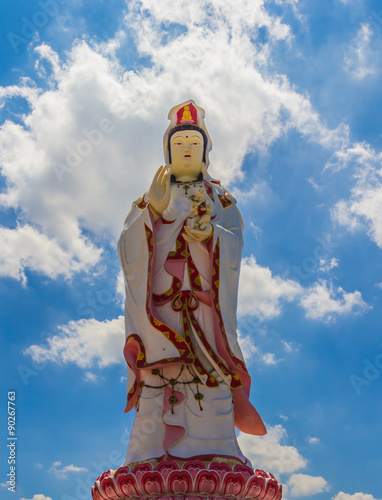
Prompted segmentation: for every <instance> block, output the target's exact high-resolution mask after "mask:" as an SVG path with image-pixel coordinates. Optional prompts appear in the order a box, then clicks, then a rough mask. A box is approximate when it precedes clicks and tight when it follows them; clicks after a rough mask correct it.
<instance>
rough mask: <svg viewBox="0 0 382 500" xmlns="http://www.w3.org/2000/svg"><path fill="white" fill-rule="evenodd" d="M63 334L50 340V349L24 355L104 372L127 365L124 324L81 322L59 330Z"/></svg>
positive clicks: (36, 347) (44, 347) (35, 347)
mask: <svg viewBox="0 0 382 500" xmlns="http://www.w3.org/2000/svg"><path fill="white" fill-rule="evenodd" d="M57 330H58V331H59V333H57V334H55V335H53V336H51V337H49V338H48V339H47V341H46V344H47V345H42V346H41V345H32V346H30V347H28V348H27V349H26V350H25V351H24V353H25V354H28V355H30V356H31V357H32V359H34V360H35V361H36V362H37V363H42V362H44V361H51V362H54V363H59V364H60V363H75V364H76V365H77V366H80V367H81V368H88V367H90V366H92V365H94V364H95V363H97V365H98V366H99V367H100V368H103V367H105V366H109V365H112V364H115V363H121V362H123V356H122V351H123V345H124V321H123V316H120V317H119V318H117V319H112V320H105V321H97V320H95V319H81V320H79V321H70V322H69V323H68V324H67V325H62V326H59V327H57Z"/></svg>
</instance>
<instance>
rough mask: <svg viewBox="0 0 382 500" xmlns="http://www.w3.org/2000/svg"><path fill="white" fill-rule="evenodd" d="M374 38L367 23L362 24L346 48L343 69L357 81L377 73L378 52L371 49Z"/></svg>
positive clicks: (372, 31) (371, 29)
mask: <svg viewBox="0 0 382 500" xmlns="http://www.w3.org/2000/svg"><path fill="white" fill-rule="evenodd" d="M374 36H375V35H374V30H373V27H372V26H371V25H370V24H369V23H367V22H365V23H362V24H361V25H360V27H359V29H358V31H357V33H356V34H355V36H354V38H353V40H352V41H351V42H350V44H349V46H348V47H346V50H345V56H344V63H345V69H346V70H347V71H349V73H351V75H352V76H354V77H355V78H357V79H359V80H363V79H364V78H366V77H367V76H369V75H373V74H375V73H376V72H377V68H378V64H377V62H378V59H379V57H378V52H376V51H374V50H372V49H371V41H372V39H373V37H374Z"/></svg>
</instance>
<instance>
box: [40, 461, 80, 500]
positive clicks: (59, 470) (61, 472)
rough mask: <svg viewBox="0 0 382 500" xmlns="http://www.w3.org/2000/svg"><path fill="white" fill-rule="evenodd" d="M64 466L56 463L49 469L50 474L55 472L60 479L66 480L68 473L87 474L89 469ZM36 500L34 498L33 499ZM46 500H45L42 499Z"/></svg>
mask: <svg viewBox="0 0 382 500" xmlns="http://www.w3.org/2000/svg"><path fill="white" fill-rule="evenodd" d="M61 466H62V462H54V463H53V465H52V467H51V468H50V469H49V471H50V472H53V473H54V474H55V475H56V476H57V477H59V478H60V479H66V478H67V475H68V472H87V470H88V469H86V468H85V467H77V466H76V465H73V464H71V465H65V466H64V467H61ZM33 500H34V497H33ZM41 500H44V499H41Z"/></svg>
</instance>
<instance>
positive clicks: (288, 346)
mask: <svg viewBox="0 0 382 500" xmlns="http://www.w3.org/2000/svg"><path fill="white" fill-rule="evenodd" d="M281 343H282V344H283V346H284V351H285V352H287V353H291V352H298V351H299V350H300V347H301V345H300V344H298V343H297V342H294V341H291V342H287V341H285V340H282V341H281Z"/></svg>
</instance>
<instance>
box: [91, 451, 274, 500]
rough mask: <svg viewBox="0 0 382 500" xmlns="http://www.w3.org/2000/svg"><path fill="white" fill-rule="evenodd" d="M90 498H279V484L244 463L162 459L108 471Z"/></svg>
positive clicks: (116, 499)
mask: <svg viewBox="0 0 382 500" xmlns="http://www.w3.org/2000/svg"><path fill="white" fill-rule="evenodd" d="M92 497H93V500H126V499H129V498H133V499H135V500H140V499H142V500H143V499H144V500H148V499H154V498H155V499H161V500H178V499H179V500H181V499H182V500H191V499H198V500H201V499H202V498H204V499H205V498H213V499H214V500H223V499H231V500H232V499H235V500H244V499H248V500H255V499H258V500H260V499H261V500H281V498H282V486H281V484H279V483H278V482H277V480H276V478H275V477H274V476H273V475H272V474H271V473H269V472H268V473H267V472H264V471H263V470H260V469H255V470H254V469H252V468H251V467H248V466H247V465H242V464H235V465H233V466H230V465H229V464H228V463H226V462H210V463H207V464H206V462H203V461H201V460H189V461H186V462H180V461H179V462H177V461H173V460H165V461H162V462H159V463H158V464H157V465H156V466H154V465H153V464H152V463H151V462H144V463H139V464H138V465H135V467H129V466H125V467H120V468H119V469H117V470H115V471H113V470H108V471H106V472H104V473H103V474H101V476H99V477H98V479H97V480H96V482H95V483H94V486H93V487H92Z"/></svg>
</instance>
